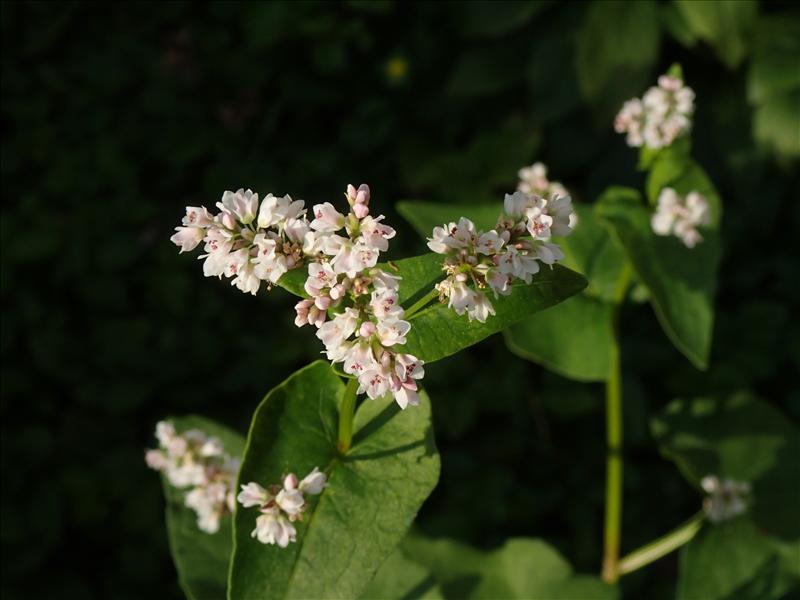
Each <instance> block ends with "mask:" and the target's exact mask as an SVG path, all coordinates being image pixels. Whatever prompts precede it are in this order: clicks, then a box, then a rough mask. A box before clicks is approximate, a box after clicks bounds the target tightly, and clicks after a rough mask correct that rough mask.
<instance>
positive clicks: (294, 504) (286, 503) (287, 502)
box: [275, 487, 306, 521]
mask: <svg viewBox="0 0 800 600" xmlns="http://www.w3.org/2000/svg"><path fill="white" fill-rule="evenodd" d="M275 502H276V503H277V505H278V506H280V507H281V510H282V511H283V512H285V513H286V515H287V516H288V517H289V520H291V521H294V520H295V519H296V518H297V516H298V515H300V514H301V513H302V512H303V509H304V508H305V504H306V500H305V498H303V493H302V492H301V491H300V490H298V489H288V488H285V487H284V488H283V489H282V490H281V491H280V492H278V495H277V496H276V497H275Z"/></svg>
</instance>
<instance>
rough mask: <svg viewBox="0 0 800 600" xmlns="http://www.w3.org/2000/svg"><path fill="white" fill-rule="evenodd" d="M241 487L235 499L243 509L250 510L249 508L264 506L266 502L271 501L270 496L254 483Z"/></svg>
mask: <svg viewBox="0 0 800 600" xmlns="http://www.w3.org/2000/svg"><path fill="white" fill-rule="evenodd" d="M241 487H242V491H241V492H239V495H238V496H237V497H236V499H237V500H238V501H239V504H241V505H242V506H244V507H245V508H250V507H251V506H264V505H265V504H267V502H269V501H270V500H272V494H270V493H269V492H268V491H267V490H265V489H264V488H263V487H261V486H260V485H258V484H257V483H256V482H255V481H251V482H249V483H247V484H242V486H241Z"/></svg>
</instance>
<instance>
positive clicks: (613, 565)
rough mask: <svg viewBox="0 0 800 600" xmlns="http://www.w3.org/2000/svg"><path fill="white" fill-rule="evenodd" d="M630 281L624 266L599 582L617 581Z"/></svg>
mask: <svg viewBox="0 0 800 600" xmlns="http://www.w3.org/2000/svg"><path fill="white" fill-rule="evenodd" d="M630 280H631V271H630V267H629V266H627V265H626V266H625V268H624V269H623V271H622V273H621V274H620V278H619V281H618V282H617V289H616V293H615V300H616V306H615V309H614V316H613V324H612V329H613V339H612V342H611V348H610V349H609V363H610V364H609V370H610V372H609V377H608V381H607V382H606V443H607V446H608V448H607V451H606V452H607V454H606V514H605V524H604V534H603V572H602V576H603V580H604V581H605V582H606V583H615V582H616V581H617V579H619V548H620V538H621V535H622V369H621V367H620V357H619V327H618V322H619V311H620V306H621V305H622V303H623V301H624V300H625V293H626V292H627V290H628V286H629V284H630Z"/></svg>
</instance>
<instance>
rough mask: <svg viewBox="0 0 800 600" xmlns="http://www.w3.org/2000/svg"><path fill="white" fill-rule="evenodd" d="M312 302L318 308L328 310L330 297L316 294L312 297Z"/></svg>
mask: <svg viewBox="0 0 800 600" xmlns="http://www.w3.org/2000/svg"><path fill="white" fill-rule="evenodd" d="M314 304H315V305H316V307H317V308H318V309H320V310H328V307H329V306H330V305H331V298H330V296H317V297H316V298H315V299H314Z"/></svg>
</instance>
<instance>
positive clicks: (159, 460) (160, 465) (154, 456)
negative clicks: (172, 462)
mask: <svg viewBox="0 0 800 600" xmlns="http://www.w3.org/2000/svg"><path fill="white" fill-rule="evenodd" d="M144 461H145V462H146V463H147V466H148V467H150V468H151V469H154V470H156V471H161V470H163V469H165V468H166V466H167V464H169V461H168V460H167V456H166V455H165V454H164V453H163V452H162V451H161V450H148V451H147V452H145V455H144Z"/></svg>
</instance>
